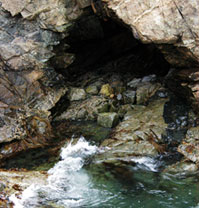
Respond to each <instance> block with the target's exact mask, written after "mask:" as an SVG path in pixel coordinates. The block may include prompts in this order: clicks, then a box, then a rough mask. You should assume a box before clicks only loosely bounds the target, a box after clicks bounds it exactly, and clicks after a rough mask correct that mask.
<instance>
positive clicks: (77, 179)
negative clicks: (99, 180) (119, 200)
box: [10, 137, 98, 208]
mask: <svg viewBox="0 0 199 208" xmlns="http://www.w3.org/2000/svg"><path fill="white" fill-rule="evenodd" d="M96 151H97V147H96V146H91V145H89V143H88V142H87V141H86V140H85V139H84V138H83V137H81V138H80V139H79V140H78V142H77V143H76V144H74V145H72V142H71V143H70V144H69V145H67V146H66V147H63V148H62V150H61V154H60V156H61V161H59V162H58V163H57V164H56V165H55V166H54V167H53V168H51V169H50V170H49V171H48V174H49V177H48V179H47V182H48V184H47V185H43V186H38V185H34V184H32V185H31V186H29V187H28V188H27V189H26V190H24V191H23V193H22V195H21V196H20V199H19V198H18V197H16V196H15V195H12V196H11V197H10V200H11V201H12V202H13V203H14V208H30V207H31V208H34V207H38V206H41V205H42V204H45V203H46V201H50V202H54V201H56V203H57V204H60V205H63V206H67V207H68V206H69V207H75V206H79V205H81V204H83V203H84V201H85V200H86V199H88V198H90V197H89V196H90V194H91V191H92V197H98V196H97V194H98V193H97V190H95V189H92V183H91V181H90V178H89V176H88V175H87V173H86V172H85V171H84V170H83V169H82V167H83V165H84V163H85V159H86V158H88V157H89V156H91V155H93V154H95V152H96ZM91 189H92V190H91Z"/></svg>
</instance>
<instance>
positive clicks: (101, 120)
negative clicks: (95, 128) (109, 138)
mask: <svg viewBox="0 0 199 208" xmlns="http://www.w3.org/2000/svg"><path fill="white" fill-rule="evenodd" d="M118 122H119V117H118V115H117V113H115V112H107V113H99V114H98V118H97V123H98V124H99V125H100V126H103V127H108V128H112V127H115V126H116V125H117V124H118Z"/></svg>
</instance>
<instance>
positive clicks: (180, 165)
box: [164, 161, 199, 173]
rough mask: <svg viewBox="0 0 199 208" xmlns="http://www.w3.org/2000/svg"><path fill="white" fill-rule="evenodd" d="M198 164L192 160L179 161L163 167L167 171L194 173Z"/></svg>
mask: <svg viewBox="0 0 199 208" xmlns="http://www.w3.org/2000/svg"><path fill="white" fill-rule="evenodd" d="M198 168H199V167H198V165H197V164H195V163H193V162H185V161H180V162H177V163H175V164H173V165H169V166H168V167H166V168H165V169H164V172H166V173H167V172H168V173H194V172H196V171H197V170H198Z"/></svg>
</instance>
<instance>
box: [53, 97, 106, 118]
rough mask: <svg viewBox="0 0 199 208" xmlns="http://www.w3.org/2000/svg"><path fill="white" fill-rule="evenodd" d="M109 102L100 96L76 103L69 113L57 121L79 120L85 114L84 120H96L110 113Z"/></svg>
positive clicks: (62, 115)
mask: <svg viewBox="0 0 199 208" xmlns="http://www.w3.org/2000/svg"><path fill="white" fill-rule="evenodd" d="M108 110H109V102H108V100H107V99H106V98H102V97H100V96H92V97H90V98H88V99H86V100H84V101H81V102H78V101H74V102H73V103H72V104H71V105H70V106H69V108H68V109H67V111H65V112H64V113H62V114H61V115H60V116H59V117H57V118H55V120H63V119H64V120H65V119H66V120H78V119H80V116H79V115H83V114H84V118H83V117H82V116H81V119H84V120H96V119H97V115H98V114H99V113H103V112H108ZM82 112H83V113H82Z"/></svg>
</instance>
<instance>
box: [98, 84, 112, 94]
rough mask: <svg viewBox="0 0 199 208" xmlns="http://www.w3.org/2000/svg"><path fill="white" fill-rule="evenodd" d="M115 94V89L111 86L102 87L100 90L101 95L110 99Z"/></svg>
mask: <svg viewBox="0 0 199 208" xmlns="http://www.w3.org/2000/svg"><path fill="white" fill-rule="evenodd" d="M113 93H114V91H113V88H112V87H111V86H110V85H109V84H104V85H102V88H101V90H100V94H102V95H105V96H107V97H109V96H110V95H112V94H113Z"/></svg>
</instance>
